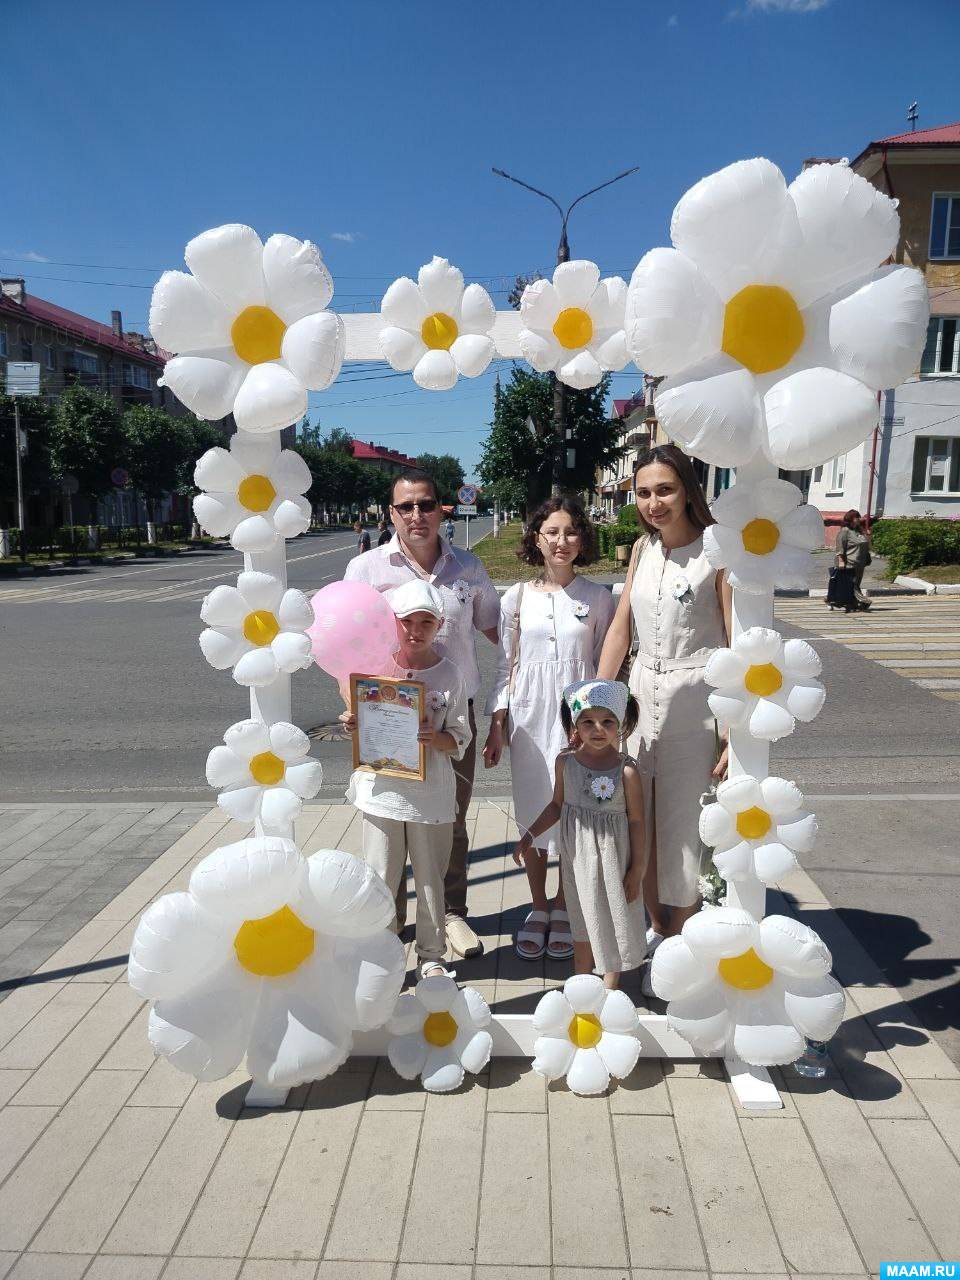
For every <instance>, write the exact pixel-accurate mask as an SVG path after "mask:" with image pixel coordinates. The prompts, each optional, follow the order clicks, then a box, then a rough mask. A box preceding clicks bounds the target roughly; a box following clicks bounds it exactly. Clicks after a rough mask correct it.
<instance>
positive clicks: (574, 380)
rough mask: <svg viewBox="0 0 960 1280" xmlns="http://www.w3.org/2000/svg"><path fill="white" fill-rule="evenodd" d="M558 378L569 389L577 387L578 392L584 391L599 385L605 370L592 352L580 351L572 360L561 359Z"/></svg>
mask: <svg viewBox="0 0 960 1280" xmlns="http://www.w3.org/2000/svg"><path fill="white" fill-rule="evenodd" d="M557 377H558V378H559V379H560V381H561V382H565V383H566V384H567V386H568V387H576V389H577V390H578V391H584V390H586V388H587V387H595V386H596V385H597V383H598V382H599V381H600V379H601V378H602V377H603V370H602V369H601V368H600V365H599V363H598V361H597V358H596V356H595V355H594V354H593V353H592V352H591V351H578V352H577V354H576V355H575V356H574V357H573V358H572V359H570V360H567V359H564V358H563V357H561V362H560V365H559V367H558V369H557Z"/></svg>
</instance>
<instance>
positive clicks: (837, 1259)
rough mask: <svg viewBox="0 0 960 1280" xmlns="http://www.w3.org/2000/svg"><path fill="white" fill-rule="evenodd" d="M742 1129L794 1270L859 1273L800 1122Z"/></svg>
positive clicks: (746, 1122)
mask: <svg viewBox="0 0 960 1280" xmlns="http://www.w3.org/2000/svg"><path fill="white" fill-rule="evenodd" d="M740 1129H741V1131H742V1133H743V1136H744V1140H745V1141H746V1144H747V1150H748V1151H749V1152H750V1159H751V1160H752V1161H753V1167H754V1170H755V1171H756V1174H757V1178H758V1180H759V1182H760V1187H761V1190H762V1191H763V1195H764V1199H765V1200H766V1202H767V1209H768V1210H769V1211H770V1216H771V1218H772V1219H773V1225H774V1228H775V1230H776V1232H777V1238H778V1239H779V1241H780V1248H781V1250H782V1251H783V1256H784V1258H785V1259H786V1260H787V1262H788V1264H789V1266H790V1269H791V1270H792V1271H798V1272H803V1273H806V1272H827V1271H836V1272H854V1271H859V1270H860V1269H861V1267H862V1265H863V1264H862V1261H861V1258H860V1254H859V1253H858V1251H857V1247H856V1245H855V1244H854V1242H853V1238H852V1237H851V1235H850V1232H849V1231H848V1230H847V1227H846V1224H845V1223H844V1221H843V1217H842V1216H841V1213H840V1210H839V1209H838V1208H837V1205H836V1201H835V1200H834V1198H833V1195H832V1193H831V1191H830V1188H829V1186H828V1185H827V1182H826V1180H825V1178H824V1176H823V1170H822V1169H821V1168H820V1163H819V1161H818V1160H817V1157H816V1154H815V1152H814V1150H813V1148H812V1146H811V1145H810V1140H809V1138H808V1137H807V1135H806V1133H805V1131H804V1129H803V1125H802V1123H801V1122H800V1120H799V1119H796V1120H786V1121H784V1122H783V1123H782V1124H778V1125H769V1124H765V1123H764V1122H763V1120H762V1119H756V1118H753V1117H749V1118H745V1117H741V1118H740Z"/></svg>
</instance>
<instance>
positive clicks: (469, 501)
mask: <svg viewBox="0 0 960 1280" xmlns="http://www.w3.org/2000/svg"><path fill="white" fill-rule="evenodd" d="M477 492H478V490H477V486H476V485H475V484H462V485H461V486H460V488H459V489H458V490H457V501H458V502H460V503H462V504H463V506H465V507H472V506H473V504H474V503H475V502H476V500H477ZM458 514H460V515H463V514H464V513H463V512H459V513H458ZM470 515H476V512H475V511H471V512H470Z"/></svg>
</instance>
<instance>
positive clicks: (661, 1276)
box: [630, 1267, 707, 1280]
mask: <svg viewBox="0 0 960 1280" xmlns="http://www.w3.org/2000/svg"><path fill="white" fill-rule="evenodd" d="M706 1275H707V1273H706V1271H647V1270H644V1269H643V1268H640V1267H634V1268H633V1270H632V1271H631V1272H630V1277H631V1280H706Z"/></svg>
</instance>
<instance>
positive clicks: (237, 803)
mask: <svg viewBox="0 0 960 1280" xmlns="http://www.w3.org/2000/svg"><path fill="white" fill-rule="evenodd" d="M248 776H249V775H248ZM262 799H263V787H261V786H252V787H233V788H230V789H228V790H227V791H222V792H221V793H220V795H218V796H217V805H218V806H219V807H220V808H221V809H222V810H223V812H224V813H227V814H229V815H230V817H231V818H235V819H236V820H237V822H253V821H254V820H255V819H256V818H258V817H259V816H260V802H261V800H262Z"/></svg>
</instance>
